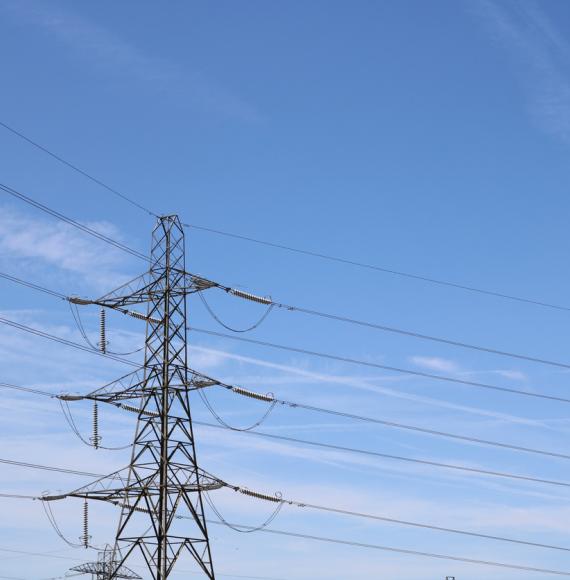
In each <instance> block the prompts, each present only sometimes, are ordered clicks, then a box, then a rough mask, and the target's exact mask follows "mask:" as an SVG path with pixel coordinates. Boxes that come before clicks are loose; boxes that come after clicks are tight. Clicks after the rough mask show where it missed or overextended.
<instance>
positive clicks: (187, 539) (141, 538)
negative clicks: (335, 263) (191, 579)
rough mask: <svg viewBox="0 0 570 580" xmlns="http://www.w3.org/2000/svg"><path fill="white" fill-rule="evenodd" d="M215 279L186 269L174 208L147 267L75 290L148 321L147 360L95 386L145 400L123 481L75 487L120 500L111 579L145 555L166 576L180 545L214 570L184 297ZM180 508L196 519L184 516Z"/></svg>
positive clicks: (156, 233) (210, 482) (158, 578)
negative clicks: (100, 288) (121, 280)
mask: <svg viewBox="0 0 570 580" xmlns="http://www.w3.org/2000/svg"><path fill="white" fill-rule="evenodd" d="M213 286H217V284H215V283H213V282H210V281H208V280H206V279H203V278H200V277H198V276H194V275H191V274H188V273H187V272H186V270H185V249H184V231H183V229H182V226H181V224H180V221H179V220H178V217H177V216H164V217H161V218H159V220H158V223H157V224H156V227H155V228H154V230H153V234H152V248H151V262H150V268H149V271H148V272H147V273H145V274H143V275H142V276H140V277H138V278H136V279H135V280H133V281H131V282H129V283H127V284H125V285H123V286H121V287H120V288H118V289H116V290H114V291H113V292H111V293H109V294H106V295H105V296H103V297H102V298H99V299H97V300H82V299H72V302H75V303H76V304H98V305H99V306H101V307H103V308H113V309H115V310H119V311H121V312H123V313H125V314H130V315H132V316H135V318H140V319H144V320H146V323H147V331H146V342H145V362H144V366H143V368H142V369H141V370H139V371H136V372H135V373H132V374H131V375H128V376H127V377H123V379H120V380H119V381H117V382H116V384H118V385H119V386H120V387H121V390H120V391H118V392H115V395H113V393H112V391H113V390H114V388H113V384H111V385H109V388H108V389H103V390H101V391H100V393H99V396H100V398H101V399H102V400H106V401H107V402H110V401H111V400H113V399H114V400H121V401H125V400H129V399H137V400H138V401H139V403H138V406H137V407H136V410H137V412H138V419H137V427H136V433H135V439H134V443H133V448H132V456H131V462H130V465H129V467H128V474H127V477H126V480H124V479H123V478H122V477H120V476H119V475H118V474H115V477H114V478H113V483H114V484H115V485H116V483H117V480H119V481H121V484H120V486H119V487H114V488H112V489H111V488H109V487H108V485H107V484H105V483H103V482H102V481H99V482H95V484H92V485H90V486H88V487H86V488H83V489H82V490H78V492H76V493H74V494H73V495H75V496H76V497H85V498H87V499H99V500H105V501H110V502H112V503H115V504H117V505H120V506H121V516H120V520H119V526H118V529H117V534H116V539H115V544H114V549H113V553H112V558H111V561H112V562H113V565H114V566H115V569H114V571H113V572H112V573H111V575H110V576H109V579H110V580H113V579H115V578H121V576H120V570H121V567H123V566H126V565H127V564H129V563H130V562H131V561H135V559H136V558H137V557H140V556H142V559H143V560H144V563H145V564H146V568H147V570H148V573H149V578H152V580H167V578H168V577H169V575H170V574H171V572H172V571H173V569H174V567H175V564H176V562H177V561H178V559H179V557H180V556H181V554H183V553H189V554H190V555H191V556H192V557H193V559H194V560H195V562H196V563H197V565H198V567H199V569H200V570H201V571H202V572H203V574H204V577H205V578H208V579H212V580H213V579H214V578H215V575H214V567H213V564H212V555H211V550H210V542H209V538H208V530H207V526H206V519H205V515H204V506H203V502H202V491H204V490H205V489H206V490H207V489H216V488H217V487H220V482H219V481H218V480H216V479H215V478H212V477H211V476H209V475H208V474H206V473H205V472H203V471H202V470H201V469H199V468H198V463H197V460H196V448H195V439H194V433H193V430H192V419H191V414H190V401H189V391H190V390H192V389H194V388H202V387H203V386H204V385H203V384H198V383H199V378H197V375H196V374H194V373H191V374H190V377H189V370H188V366H187V340H186V339H187V336H186V335H187V326H188V324H187V320H186V296H187V295H188V294H190V293H193V292H200V291H202V290H206V289H207V288H211V287H213ZM143 303H147V304H148V307H147V313H146V315H145V314H143V313H140V312H137V311H131V310H129V307H130V306H132V305H136V304H143ZM126 383H128V386H127V387H126V388H125V385H126ZM210 384H211V383H210ZM92 398H93V399H94V400H96V399H97V397H92ZM127 408H128V406H127ZM131 410H132V407H131ZM182 511H184V512H185V514H188V512H189V516H190V519H188V517H185V518H184V519H183V520H182V519H181V518H180V517H179V516H180V515H181V512H182Z"/></svg>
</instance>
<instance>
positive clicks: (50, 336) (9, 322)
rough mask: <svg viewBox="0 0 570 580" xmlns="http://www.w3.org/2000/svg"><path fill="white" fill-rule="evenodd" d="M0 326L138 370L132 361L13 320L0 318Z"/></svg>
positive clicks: (138, 366)
mask: <svg viewBox="0 0 570 580" xmlns="http://www.w3.org/2000/svg"><path fill="white" fill-rule="evenodd" d="M0 324H5V325H6V326H11V327H12V328H16V329H18V330H22V331H24V332H27V333H29V334H34V335H35V336H39V337H41V338H45V339H47V340H51V341H54V342H57V343H59V344H63V345H65V346H70V347H72V348H76V349H78V350H82V351H84V352H89V353H91V354H96V355H97V356H102V357H105V358H108V359H111V360H114V361H116V362H121V363H123V364H126V365H130V366H133V367H137V368H140V365H139V364H137V363H135V362H133V361H130V360H127V359H124V358H121V357H118V356H115V355H112V354H108V353H103V352H101V351H99V350H93V349H92V348H89V347H87V346H83V345H82V344H78V343H77V342H73V341H71V340H67V339H66V338H61V337H60V336H55V335H53V334H49V333H47V332H44V331H43V330H38V329H37V328H31V327H30V326H25V325H24V324H20V323H19V322H14V321H13V320H8V319H7V318H2V317H0Z"/></svg>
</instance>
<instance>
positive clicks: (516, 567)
mask: <svg viewBox="0 0 570 580" xmlns="http://www.w3.org/2000/svg"><path fill="white" fill-rule="evenodd" d="M207 521H208V523H209V524H215V525H225V524H224V523H223V522H219V521H215V520H207ZM232 525H233V526H236V527H241V528H243V529H250V528H252V526H244V525H241V524H232ZM259 533H263V534H275V535H278V536H288V537H293V538H299V539H302V540H314V541H317V542H328V543H332V544H337V545H344V546H351V547H354V548H368V549H372V550H382V551H384V552H393V553H396V554H405V555H407V556H421V557H424V558H436V559H438V560H450V561H452V562H464V563H466V564H477V565H481V566H491V567H495V568H504V569H511V570H521V571H524V572H537V573H540V574H553V575H557V576H570V572H564V571H559V570H550V569H546V568H533V567H531V566H522V565H519V564H508V563H505V562H494V561H491V560H477V559H474V558H465V557H461V556H451V555H447V554H437V553H433V552H420V551H418V550H406V549H404V548H394V547H391V546H381V545H379V544H368V543H363V542H354V541H350V540H341V539H337V538H329V537H325V536H315V535H311V534H301V533H298V532H289V531H285V530H276V529H274V528H264V529H262V530H259Z"/></svg>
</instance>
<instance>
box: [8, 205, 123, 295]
mask: <svg viewBox="0 0 570 580" xmlns="http://www.w3.org/2000/svg"><path fill="white" fill-rule="evenodd" d="M85 225H88V226H89V227H91V228H92V229H94V230H96V231H98V232H100V233H102V234H105V235H107V236H109V237H112V238H114V239H117V240H121V238H122V235H121V232H120V231H119V230H118V229H117V228H116V227H115V226H114V225H112V224H110V223H109V222H89V223H86V224H85ZM102 245H104V244H103V242H100V241H98V240H96V239H94V238H91V237H89V236H88V235H86V234H84V233H82V232H80V231H78V230H77V229H75V228H73V227H72V226H70V225H68V224H65V223H62V222H58V221H48V220H44V219H42V218H36V217H32V216H30V215H27V214H24V213H20V212H17V211H16V210H13V209H11V208H9V207H2V208H1V211H0V265H2V267H3V268H4V269H8V270H14V269H15V268H17V272H19V273H20V274H21V273H22V271H23V270H29V271H36V272H46V270H47V269H50V270H51V272H52V274H51V276H52V277H53V270H54V269H55V270H58V271H59V272H61V273H64V274H66V275H69V276H72V277H74V278H75V279H76V280H78V279H80V280H81V281H82V282H86V283H88V284H90V285H91V286H94V287H95V288H96V289H97V290H99V289H103V288H113V287H116V286H118V285H119V284H120V283H122V282H124V281H125V279H126V278H127V277H126V276H125V274H124V273H122V272H121V270H124V269H125V268H126V266H127V263H128V259H127V257H126V255H125V254H124V253H123V252H121V251H120V250H118V249H115V248H113V247H111V246H106V245H105V246H104V251H102ZM56 290H57V288H56Z"/></svg>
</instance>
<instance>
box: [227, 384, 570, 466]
mask: <svg viewBox="0 0 570 580" xmlns="http://www.w3.org/2000/svg"><path fill="white" fill-rule="evenodd" d="M218 384H219V386H221V387H223V388H224V389H226V390H229V391H232V392H234V393H237V394H242V395H244V396H246V397H251V398H254V399H258V400H262V401H266V402H268V403H271V405H272V406H275V405H283V406H285V407H288V408H290V409H304V410H306V411H312V412H315V413H324V414H327V415H333V416H335V417H343V418H345V419H352V420H355V421H362V422H365V423H372V424H376V425H382V426H383V427H391V428H395V429H403V430H407V431H413V432H416V433H422V434H424V435H433V436H435V437H445V438H448V439H455V440H458V441H462V442H467V443H476V444H479V445H489V446H492V447H498V448H501V449H508V450H510V451H520V452H524V453H533V454H536V455H544V456H549V457H556V458H558V459H570V455H568V454H566V453H558V452H555V451H546V450H544V449H535V448H532V447H525V446H522V445H514V444H511V443H504V442H501V441H491V440H489V439H481V438H479V437H471V436H468V435H460V434H458V433H449V432H448V431H440V430H437V429H430V428H428V427H420V426H419V425H409V424H406V423H398V422H396V421H387V420H385V419H378V418H376V417H368V416H365V415H357V414H355V413H348V412H346V411H337V410H335V409H328V408H325V407H317V406H315V405H307V404H305V403H300V402H298V401H290V400H287V399H280V398H277V397H274V396H267V395H261V396H260V395H259V394H258V393H255V392H254V391H248V390H247V389H242V388H241V387H235V386H232V385H228V384H225V383H218ZM226 426H227V427H229V428H230V429H231V428H232V427H231V426H230V425H227V424H226ZM234 431H242V429H234Z"/></svg>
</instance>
